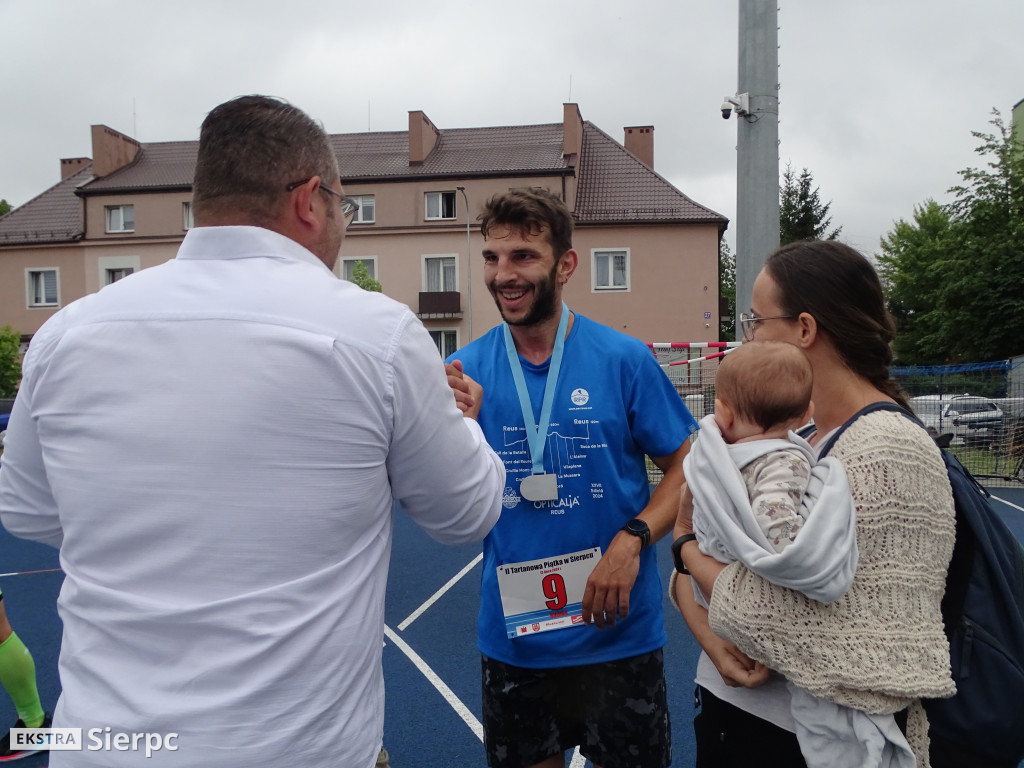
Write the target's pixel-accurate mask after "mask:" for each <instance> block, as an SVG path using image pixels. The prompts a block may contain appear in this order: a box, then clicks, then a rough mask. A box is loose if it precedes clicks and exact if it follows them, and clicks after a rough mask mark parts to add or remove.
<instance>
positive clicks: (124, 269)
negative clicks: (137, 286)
mask: <svg viewBox="0 0 1024 768" xmlns="http://www.w3.org/2000/svg"><path fill="white" fill-rule="evenodd" d="M97 266H98V267H99V278H100V288H102V287H103V286H105V285H110V284H111V283H116V282H117V281H118V280H121V279H122V278H125V277H128V275H131V274H133V273H135V272H138V271H139V270H140V269H142V259H140V258H139V257H138V256H100V257H99V259H97Z"/></svg>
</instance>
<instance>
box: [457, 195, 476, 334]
mask: <svg viewBox="0 0 1024 768" xmlns="http://www.w3.org/2000/svg"><path fill="white" fill-rule="evenodd" d="M456 189H457V190H459V192H461V193H462V199H463V200H465V201H466V314H467V315H469V338H468V339H466V343H467V344H468V343H469V342H471V341H472V340H473V246H472V245H471V244H470V239H469V198H468V197H466V188H465V187H456Z"/></svg>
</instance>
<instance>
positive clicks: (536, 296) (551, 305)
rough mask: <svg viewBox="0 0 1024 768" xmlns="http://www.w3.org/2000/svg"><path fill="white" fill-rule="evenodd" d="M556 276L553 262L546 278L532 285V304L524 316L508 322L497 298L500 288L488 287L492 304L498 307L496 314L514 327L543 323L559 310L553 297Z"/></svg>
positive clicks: (556, 262) (555, 297)
mask: <svg viewBox="0 0 1024 768" xmlns="http://www.w3.org/2000/svg"><path fill="white" fill-rule="evenodd" d="M557 276H558V260H557V259H556V260H555V265H554V266H553V267H552V268H551V271H550V272H549V273H548V275H547V277H545V278H544V280H542V281H541V282H539V283H534V285H533V304H531V305H530V308H529V309H528V310H527V311H526V314H525V315H523V317H522V318H521V319H519V320H510V319H509V318H508V317H507V316H506V315H505V310H504V308H503V307H502V305H501V299H500V298H499V297H498V292H499V290H500V288H499V287H498V286H496V285H494V284H491V285H489V286H488V288H489V289H490V291H491V296H492V297H493V298H494V303H495V304H496V305H497V307H498V312H499V313H500V314H501V319H502V320H504V321H505V322H506V323H508V324H509V325H515V326H531V325H537V324H539V323H543V322H544V321H545V320H549V319H550V318H552V317H554V316H555V312H556V311H557V310H558V309H559V303H558V298H557V296H556V295H555V285H556V279H557Z"/></svg>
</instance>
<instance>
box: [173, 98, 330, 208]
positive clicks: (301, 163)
mask: <svg viewBox="0 0 1024 768" xmlns="http://www.w3.org/2000/svg"><path fill="white" fill-rule="evenodd" d="M312 176H319V177H320V179H321V182H322V183H323V184H326V185H331V184H333V183H334V182H335V181H336V180H337V179H338V161H337V158H336V157H335V155H334V150H333V149H331V144H330V140H329V139H328V137H327V134H326V133H325V132H324V129H323V126H322V125H320V124H319V123H318V122H316V121H314V120H313V119H312V118H311V117H309V115H307V114H306V113H305V112H303V111H302V110H301V109H299V108H298V107H294V106H292V105H291V104H289V103H288V102H286V101H282V100H280V99H275V98H272V97H269V96H258V95H255V96H239V97H238V98H235V99H232V100H231V101H227V102H225V103H223V104H221V105H220V106H218V107H216V108H214V110H213V111H212V112H210V114H208V115H207V116H206V119H205V120H204V121H203V126H202V129H201V130H200V133H199V154H198V157H197V158H196V171H195V177H194V180H193V183H192V206H193V213H194V215H195V218H196V222H197V223H201V222H202V221H203V220H204V219H206V218H208V217H210V216H214V215H223V214H225V213H229V214H234V215H239V216H241V217H243V218H248V219H250V220H251V221H252V223H254V224H258V223H267V222H271V221H273V220H274V219H275V218H276V216H277V214H278V210H279V207H280V205H281V202H282V200H283V199H284V198H285V196H286V195H287V194H288V193H287V191H286V190H285V187H286V186H287V185H288V184H291V183H292V182H295V181H301V180H302V179H308V178H310V177H312Z"/></svg>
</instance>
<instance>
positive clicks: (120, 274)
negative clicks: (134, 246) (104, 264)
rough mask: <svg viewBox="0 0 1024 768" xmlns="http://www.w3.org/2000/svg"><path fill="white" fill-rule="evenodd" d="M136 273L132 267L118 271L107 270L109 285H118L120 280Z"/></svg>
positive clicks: (121, 268)
mask: <svg viewBox="0 0 1024 768" xmlns="http://www.w3.org/2000/svg"><path fill="white" fill-rule="evenodd" d="M134 271H135V270H134V269H132V268H131V267H120V268H118V269H108V270H107V285H110V284H111V283H116V282H117V281H118V280H120V279H122V278H124V277H128V275H130V274H131V273H132V272H134Z"/></svg>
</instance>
